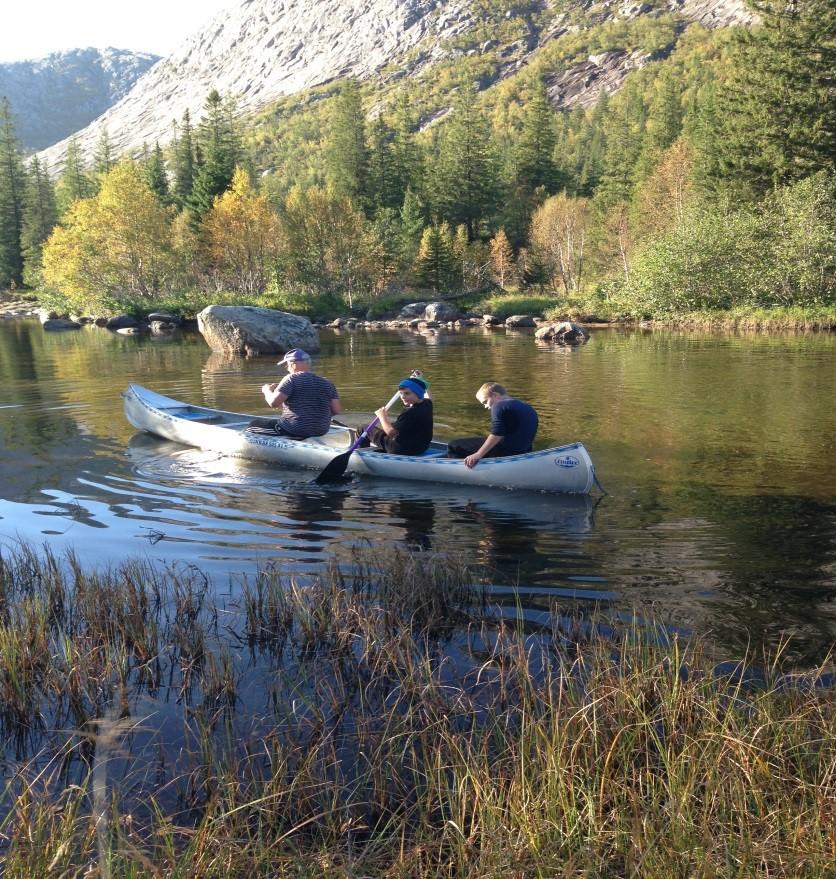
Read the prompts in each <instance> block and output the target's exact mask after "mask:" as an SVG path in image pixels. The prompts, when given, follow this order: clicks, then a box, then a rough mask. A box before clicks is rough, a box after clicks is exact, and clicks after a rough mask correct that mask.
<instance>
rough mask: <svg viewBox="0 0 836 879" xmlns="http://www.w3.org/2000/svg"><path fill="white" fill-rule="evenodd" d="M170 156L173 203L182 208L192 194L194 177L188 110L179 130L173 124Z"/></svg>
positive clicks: (193, 157)
mask: <svg viewBox="0 0 836 879" xmlns="http://www.w3.org/2000/svg"><path fill="white" fill-rule="evenodd" d="M172 155H173V158H172V165H173V170H174V201H175V203H176V204H177V206H178V207H180V208H183V207H185V206H186V204H187V203H188V201H189V197H190V196H191V194H192V187H193V186H194V175H195V145H194V141H193V139H192V121H191V116H190V115H189V111H188V110H186V111H185V112H184V113H183V123H182V125H181V126H180V127H179V128H178V126H177V123H176V122H175V123H174V143H173V146H172Z"/></svg>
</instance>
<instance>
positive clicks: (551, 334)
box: [534, 320, 589, 345]
mask: <svg viewBox="0 0 836 879" xmlns="http://www.w3.org/2000/svg"><path fill="white" fill-rule="evenodd" d="M534 338H535V339H537V340H538V341H542V342H558V343H560V344H563V345H578V344H581V343H583V342H587V341H589V332H588V331H587V330H585V329H584V328H583V327H582V326H581V325H580V324H577V323H575V322H574V321H571V320H564V321H561V322H560V323H553V322H550V323H547V324H545V325H544V326H541V327H539V328H538V329H537V330H536V332H535V333H534Z"/></svg>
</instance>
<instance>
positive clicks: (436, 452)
mask: <svg viewBox="0 0 836 879" xmlns="http://www.w3.org/2000/svg"><path fill="white" fill-rule="evenodd" d="M446 454H447V453H446V452H445V451H444V449H427V451H426V452H424V454H423V455H421V457H422V458H443V457H444V456H445V455H446Z"/></svg>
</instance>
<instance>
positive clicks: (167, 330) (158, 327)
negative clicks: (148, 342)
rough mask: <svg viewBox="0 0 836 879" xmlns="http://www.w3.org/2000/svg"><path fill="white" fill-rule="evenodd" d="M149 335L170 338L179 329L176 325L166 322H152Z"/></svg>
mask: <svg viewBox="0 0 836 879" xmlns="http://www.w3.org/2000/svg"><path fill="white" fill-rule="evenodd" d="M150 328H151V335H153V336H170V335H171V334H172V333H176V332H177V330H178V329H179V326H178V324H176V323H172V322H171V321H168V320H152V321H151V324H150Z"/></svg>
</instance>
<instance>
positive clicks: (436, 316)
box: [424, 302, 461, 322]
mask: <svg viewBox="0 0 836 879" xmlns="http://www.w3.org/2000/svg"><path fill="white" fill-rule="evenodd" d="M460 314H461V312H460V311H459V310H458V309H457V308H453V306H452V305H449V304H448V303H446V302H430V303H428V304H427V307H426V308H425V309H424V317H425V318H426V319H427V320H437V321H442V322H444V321H449V320H455V319H456V318H457V317H459V316H460Z"/></svg>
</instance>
